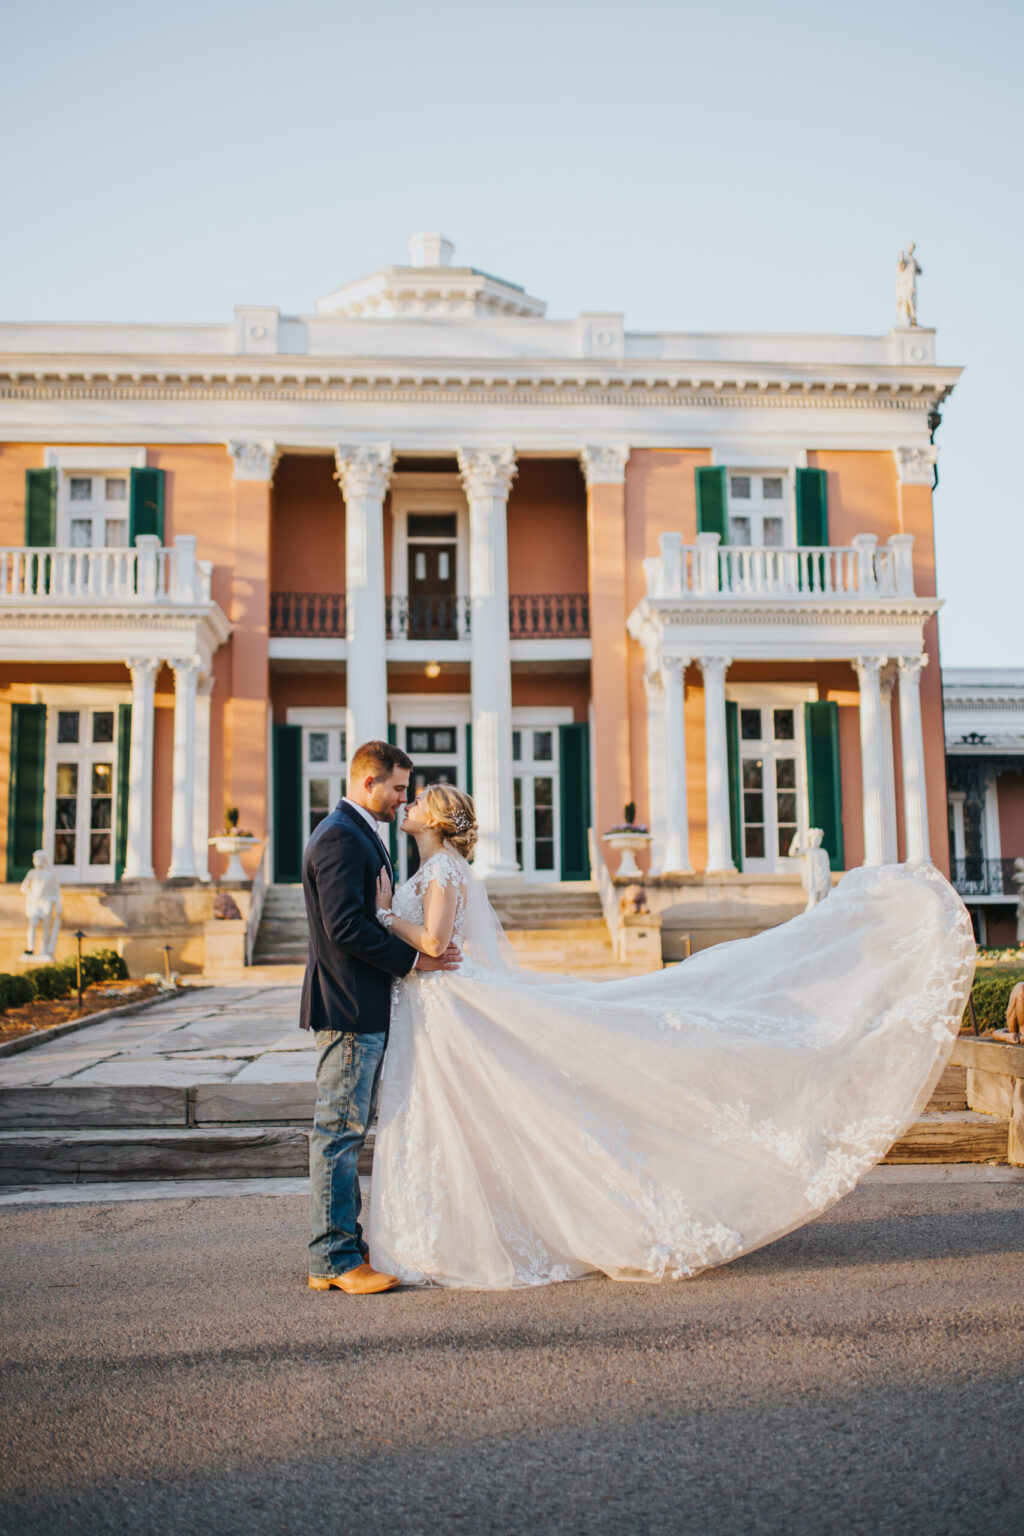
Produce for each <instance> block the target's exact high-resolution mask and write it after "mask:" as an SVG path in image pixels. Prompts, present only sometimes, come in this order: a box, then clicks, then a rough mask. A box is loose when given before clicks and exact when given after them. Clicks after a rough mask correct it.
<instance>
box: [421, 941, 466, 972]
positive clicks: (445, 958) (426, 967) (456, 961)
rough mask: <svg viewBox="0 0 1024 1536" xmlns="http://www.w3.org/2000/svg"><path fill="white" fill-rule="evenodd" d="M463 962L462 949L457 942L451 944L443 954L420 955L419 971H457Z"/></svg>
mask: <svg viewBox="0 0 1024 1536" xmlns="http://www.w3.org/2000/svg"><path fill="white" fill-rule="evenodd" d="M461 964H462V951H461V949H460V948H459V946H458V945H457V944H449V945H448V948H447V949H446V950H445V952H444V954H443V955H437V956H434V955H418V956H417V957H416V965H415V967H414V969H415V970H417V971H457V970H458V968H459V966H460V965H461Z"/></svg>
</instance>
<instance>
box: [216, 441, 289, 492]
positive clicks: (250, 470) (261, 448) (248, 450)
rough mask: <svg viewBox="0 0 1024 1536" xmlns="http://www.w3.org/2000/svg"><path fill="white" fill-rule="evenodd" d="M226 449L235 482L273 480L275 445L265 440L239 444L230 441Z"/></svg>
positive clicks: (275, 456) (275, 464) (275, 461)
mask: <svg viewBox="0 0 1024 1536" xmlns="http://www.w3.org/2000/svg"><path fill="white" fill-rule="evenodd" d="M227 447H228V453H230V455H231V462H232V464H233V465H234V469H235V479H236V480H266V481H268V482H269V481H271V480H273V478H274V470H275V468H276V466H277V444H276V443H272V442H267V441H265V440H261V441H258V442H240V441H238V440H236V439H232V441H231V442H229V443H228V445H227Z"/></svg>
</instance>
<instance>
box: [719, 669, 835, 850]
mask: <svg viewBox="0 0 1024 1536" xmlns="http://www.w3.org/2000/svg"><path fill="white" fill-rule="evenodd" d="M725 697H726V699H727V701H728V702H730V703H734V704H735V705H736V706H737V710H738V711H742V710H743V709H744V708H747V709H762V710H763V709H792V710H793V712H794V738H793V743H792V747H793V756H794V757H795V758H796V818H797V831H798V832H799V834H800V836H801V838H803V837H805V836H806V833H807V827H808V814H809V802H808V788H807V743H806V737H805V734H804V711H803V706H804V704H812V703H814V702H815V700H816V699H817V698H818V688H817V684H814V683H726V687H725ZM786 745H787V746H788V745H789V743H787V744H786ZM737 746H738V755H739V760H740V763H739V771H740V818H741V819H740V826H739V837H740V846H741V848H742V843H743V820H742V817H743V782H742V781H743V769H742V762H743V739H742V737H741V736H740V734H739V718H738V717H737ZM776 755H778V756H782V755H784V754H783V753H782V752H781V750H780V751H779V752H778V753H776V752H775V751H774V750H773V752H772V756H773V757H774V756H776ZM774 792H775V791H774V783H773V785H772V795H773V796H774ZM765 797H766V799H767V791H765ZM769 826H770V828H771V831H772V834H773V836H775V840H776V844H777V841H778V838H777V826H776V823H775V805H774V799H773V801H772V816H771V821H770V822H769V820H768V819H767V817H766V819H765V833H766V840H765V846H766V847H768V846H771V845H770V844H769V843H768V838H767V833H768V830H769ZM742 857H743V872H744V874H747V873H750V874H765V875H798V873H799V864H797V863H796V862H795V861H792V860H790V859H788V858H786V857H785V856H784V855H781V854H773V855H772V856H771V857H768V856H767V855H766V856H765V858H763V859H751V858H748V857H747V855H746V854H745V853H744V854H743V855H742Z"/></svg>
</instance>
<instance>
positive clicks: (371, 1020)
mask: <svg viewBox="0 0 1024 1536" xmlns="http://www.w3.org/2000/svg"><path fill="white" fill-rule="evenodd" d="M411 768H412V759H411V758H409V757H407V756H406V754H405V753H404V752H402V751H400V750H399V749H398V747H395V746H392V745H391V744H390V742H387V741H367V742H365V743H364V744H363V746H361V747H360V748H359V750H358V751H357V752H356V755H355V757H354V758H353V759H352V765H351V768H350V769H349V781H348V794H347V795H345V796H344V797H343V798H342V799H341V800H339V802H338V804H337V805H336V806H335V808H334V810H333V811H332V812H331V814H330V815H329V816H325V817H324V819H323V821H322V822H321V823H320V825H319V826H318V827H317V828H316V830H315V831H314V833H313V835H312V836H311V837H310V839H309V842H308V843H307V844H306V851H305V853H304V854H303V858H302V891H303V895H304V896H305V898H306V921H307V923H308V924H309V963H308V965H307V966H306V975H305V979H304V981H303V983H302V1004H301V1016H300V1024H301V1026H302V1028H303V1029H313V1030H315V1031H316V1037H317V1041H316V1043H317V1047H318V1050H319V1056H318V1060H317V1069H316V1086H317V1100H316V1113H315V1115H314V1119H313V1131H312V1134H311V1136H310V1138H309V1184H310V1187H309V1214H310V1226H311V1228H312V1236H311V1238H310V1244H309V1285H310V1289H311V1290H314V1291H327V1290H330V1288H331V1287H332V1286H336V1287H337V1288H338V1290H340V1291H347V1292H348V1294H349V1295H351V1296H366V1295H370V1294H372V1293H374V1292H376V1291H388V1290H390V1289H391V1287H392V1286H394V1285H397V1284H398V1281H397V1279H396V1277H395V1276H394V1275H383V1274H378V1272H377V1271H376V1270H375V1269H373V1268H371V1266H370V1263H369V1254H368V1253H367V1251H366V1244H365V1242H364V1241H363V1229H362V1227H361V1226H360V1223H359V1213H360V1210H361V1207H362V1201H361V1199H360V1194H359V1173H358V1168H357V1164H358V1161H359V1154H360V1152H361V1151H362V1148H363V1142H364V1141H365V1140H366V1129H367V1125H368V1123H369V1119H370V1111H371V1107H372V1104H373V1100H374V1096H375V1094H376V1090H377V1083H378V1081H379V1079H380V1070H381V1065H382V1063H383V1061H384V1049H385V1046H386V1045H387V1039H388V1023H389V1021H390V1015H391V979H392V977H393V976H406V975H408V973H409V972H410V971H411V970H412V968H413V966H416V967H418V969H419V970H421V971H451V970H454V969H455V968H456V966H457V965H458V963H459V960H460V959H461V956H460V954H459V951H458V950H457V949H456V948H455V947H454V946H452V945H449V947H448V950H447V951H446V953H445V954H444V955H442V956H441V958H440V959H437V960H435V959H432V958H431V957H430V956H428V955H420V954H417V952H416V950H414V949H413V948H412V947H411V945H409V944H405V943H403V941H402V940H401V939H399V938H396V937H394V936H393V935H392V934H390V933H388V932H387V930H386V929H384V928H382V927H381V926H380V924H379V923H378V922H377V919H376V911H377V905H376V895H377V881H378V879H379V877H380V875H381V873H382V872H383V873H384V874H385V875H386V876H387V878H388V880H389V882H390V883H391V885H392V886H393V885H394V882H395V874H394V870H393V868H392V865H391V860H390V858H389V857H388V853H387V849H386V848H385V847H384V844H383V843H382V842H381V839H380V836H379V834H378V832H377V823H378V822H379V821H394V819H395V816H396V814H397V812H398V807H399V806H400V805H403V804H404V803H405V799H406V793H407V790H408V787H409V773H410V770H411Z"/></svg>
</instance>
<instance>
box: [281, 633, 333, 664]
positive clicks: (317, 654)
mask: <svg viewBox="0 0 1024 1536" xmlns="http://www.w3.org/2000/svg"><path fill="white" fill-rule="evenodd" d="M267 654H268V656H269V659H270V660H271V661H345V660H346V659H347V656H348V641H347V640H344V639H340V638H337V637H334V636H332V637H331V638H330V639H329V640H320V639H316V638H314V637H313V636H310V637H309V638H302V637H296V636H293V635H283V636H281V637H279V638H278V639H276V640H271V641H270V642H269V643H268V646H267Z"/></svg>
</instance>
